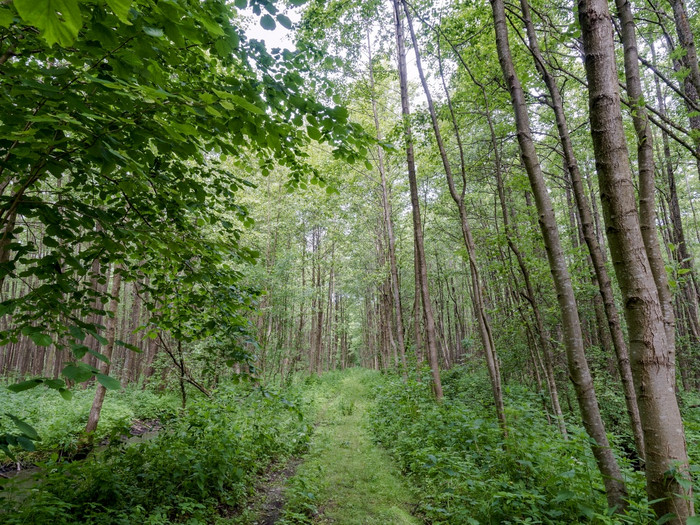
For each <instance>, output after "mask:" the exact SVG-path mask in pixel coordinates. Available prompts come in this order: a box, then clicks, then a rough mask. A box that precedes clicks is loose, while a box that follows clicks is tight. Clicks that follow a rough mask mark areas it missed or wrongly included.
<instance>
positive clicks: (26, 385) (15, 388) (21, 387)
mask: <svg viewBox="0 0 700 525" xmlns="http://www.w3.org/2000/svg"><path fill="white" fill-rule="evenodd" d="M43 382H44V380H43V379H30V380H29V381H22V382H21V383H15V384H14V385H10V386H8V387H7V389H8V390H9V391H10V392H24V391H25V390H29V389H31V388H35V387H37V386H39V385H40V384H41V383H43Z"/></svg>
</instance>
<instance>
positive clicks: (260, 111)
mask: <svg viewBox="0 0 700 525" xmlns="http://www.w3.org/2000/svg"><path fill="white" fill-rule="evenodd" d="M231 100H232V101H233V102H235V103H236V104H237V105H238V106H240V107H242V108H243V109H247V110H248V111H250V112H251V113H255V114H256V115H264V114H265V110H264V109H262V108H259V107H258V106H256V105H255V104H253V103H252V102H248V101H247V100H246V99H244V98H243V97H241V96H238V95H232V96H231Z"/></svg>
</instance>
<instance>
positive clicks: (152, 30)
mask: <svg viewBox="0 0 700 525" xmlns="http://www.w3.org/2000/svg"><path fill="white" fill-rule="evenodd" d="M143 32H144V33H146V34H147V35H148V36H153V37H155V38H160V37H162V36H163V30H162V29H158V28H157V27H144V28H143Z"/></svg>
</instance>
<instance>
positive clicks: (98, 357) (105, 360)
mask: <svg viewBox="0 0 700 525" xmlns="http://www.w3.org/2000/svg"><path fill="white" fill-rule="evenodd" d="M88 352H90V355H94V356H95V357H96V358H97V359H99V360H100V361H102V362H103V363H107V364H109V358H108V357H107V356H106V355H104V354H101V353H99V352H96V351H95V350H88Z"/></svg>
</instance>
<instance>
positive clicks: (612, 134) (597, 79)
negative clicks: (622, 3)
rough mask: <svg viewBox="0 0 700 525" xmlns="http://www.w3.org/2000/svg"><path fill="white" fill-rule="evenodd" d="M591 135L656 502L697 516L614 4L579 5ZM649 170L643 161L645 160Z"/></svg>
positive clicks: (589, 1) (659, 509)
mask: <svg viewBox="0 0 700 525" xmlns="http://www.w3.org/2000/svg"><path fill="white" fill-rule="evenodd" d="M579 19H580V24H581V30H582V36H583V46H584V53H585V65H586V76H587V79H588V89H589V105H590V119H591V135H592V138H593V146H594V151H595V157H596V167H597V170H598V184H599V186H600V197H601V201H602V204H603V216H604V220H605V225H606V232H607V237H608V243H609V245H610V253H611V255H612V258H613V266H614V268H615V272H616V274H617V278H618V282H619V284H620V289H621V291H622V295H623V301H624V305H625V316H626V318H627V325H628V327H629V333H630V349H631V354H632V372H633V374H634V383H635V388H636V392H637V401H638V403H639V413H640V417H641V421H642V429H643V431H644V439H645V449H646V476H647V492H648V494H649V499H650V500H652V501H654V502H655V503H654V504H653V508H654V510H655V512H656V513H657V515H658V516H663V515H665V514H668V513H671V514H674V515H676V518H675V519H674V520H673V523H678V524H682V523H685V521H686V519H687V517H688V516H689V515H691V514H692V506H691V505H690V504H689V503H688V501H686V495H687V491H686V490H685V489H683V487H682V486H681V485H680V484H679V483H678V482H677V481H676V479H674V478H673V477H669V476H667V475H666V472H667V471H669V470H671V469H675V468H678V465H680V470H681V475H685V474H684V473H685V471H686V470H687V465H688V457H687V452H686V446H685V437H684V434H683V422H682V420H681V417H680V411H679V410H678V403H677V401H676V397H675V393H674V388H675V355H674V346H673V343H672V342H671V341H669V340H668V335H669V333H668V330H667V328H668V326H667V322H666V321H667V318H665V315H664V310H663V308H662V304H661V300H660V298H659V292H658V289H657V283H656V281H655V279H654V277H655V276H654V274H653V273H652V268H651V266H650V262H649V258H648V256H647V249H646V246H645V242H644V238H643V235H642V230H641V224H640V217H639V215H638V214H637V209H636V200H635V195H634V186H633V182H632V172H631V168H630V165H629V154H628V150H627V142H626V139H625V132H624V128H623V123H622V112H621V109H620V94H619V91H618V76H617V66H616V63H615V48H614V42H613V28H612V24H611V18H610V13H609V11H608V4H607V2H606V0H579ZM640 164H641V160H640ZM671 328H672V326H671Z"/></svg>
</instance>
